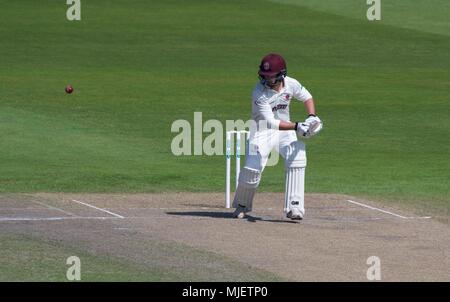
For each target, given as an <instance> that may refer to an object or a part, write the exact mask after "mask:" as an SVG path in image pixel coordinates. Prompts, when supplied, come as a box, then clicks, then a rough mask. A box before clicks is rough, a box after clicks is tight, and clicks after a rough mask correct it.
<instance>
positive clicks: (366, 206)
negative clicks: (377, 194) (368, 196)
mask: <svg viewBox="0 0 450 302" xmlns="http://www.w3.org/2000/svg"><path fill="white" fill-rule="evenodd" d="M347 201H348V202H350V203H353V204H356V205H359V206H362V207H365V208H368V209H371V210H375V211H379V212H382V213H385V214H389V215H392V216H395V217H398V218H402V219H430V218H431V217H430V216H426V217H405V216H402V215H398V214H395V213H392V212H389V211H385V210H382V209H378V208H375V207H372V206H369V205H366V204H363V203H359V202H356V201H353V200H350V199H347Z"/></svg>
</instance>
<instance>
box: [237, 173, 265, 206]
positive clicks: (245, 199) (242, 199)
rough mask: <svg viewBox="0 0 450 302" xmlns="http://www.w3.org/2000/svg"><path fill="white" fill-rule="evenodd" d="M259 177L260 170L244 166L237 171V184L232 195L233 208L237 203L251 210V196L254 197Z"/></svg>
mask: <svg viewBox="0 0 450 302" xmlns="http://www.w3.org/2000/svg"><path fill="white" fill-rule="evenodd" d="M260 179H261V172H260V171H259V170H256V169H252V168H247V167H244V168H243V169H242V171H241V173H239V184H238V187H237V189H236V194H235V195H234V200H233V208H237V207H238V205H241V206H244V207H246V208H247V211H249V212H250V211H251V210H252V207H253V198H254V197H255V193H256V188H258V185H259V181H260Z"/></svg>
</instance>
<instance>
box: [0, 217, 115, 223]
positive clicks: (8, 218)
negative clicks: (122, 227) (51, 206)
mask: <svg viewBox="0 0 450 302" xmlns="http://www.w3.org/2000/svg"><path fill="white" fill-rule="evenodd" d="M117 218H118V217H81V216H74V217H43V218H42V217H41V218H38V217H35V218H33V217H0V222H8V221H57V220H75V219H98V220H106V219H117Z"/></svg>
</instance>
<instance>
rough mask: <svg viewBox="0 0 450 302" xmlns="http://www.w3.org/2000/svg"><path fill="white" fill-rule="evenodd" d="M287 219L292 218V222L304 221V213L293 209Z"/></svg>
mask: <svg viewBox="0 0 450 302" xmlns="http://www.w3.org/2000/svg"><path fill="white" fill-rule="evenodd" d="M286 217H287V218H290V219H292V220H302V219H303V214H302V212H300V210H299V209H297V208H292V209H291V210H290V211H289V212H288V213H287V214H286Z"/></svg>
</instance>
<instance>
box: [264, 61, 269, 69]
mask: <svg viewBox="0 0 450 302" xmlns="http://www.w3.org/2000/svg"><path fill="white" fill-rule="evenodd" d="M263 67H264V70H269V69H270V64H269V62H264V66H263Z"/></svg>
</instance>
